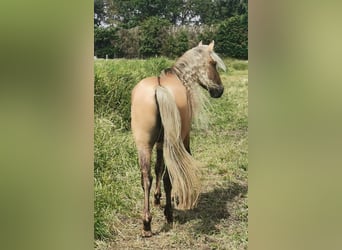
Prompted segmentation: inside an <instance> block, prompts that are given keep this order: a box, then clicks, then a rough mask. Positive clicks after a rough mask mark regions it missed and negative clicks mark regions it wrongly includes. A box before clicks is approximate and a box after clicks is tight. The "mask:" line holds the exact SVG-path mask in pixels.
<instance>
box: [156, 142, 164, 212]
mask: <svg viewBox="0 0 342 250" xmlns="http://www.w3.org/2000/svg"><path fill="white" fill-rule="evenodd" d="M156 151H157V159H156V168H155V173H156V190H155V192H154V205H156V206H158V205H160V197H161V187H160V186H161V178H162V176H163V172H164V170H165V165H164V159H163V142H157V144H156Z"/></svg>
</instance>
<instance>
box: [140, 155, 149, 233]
mask: <svg viewBox="0 0 342 250" xmlns="http://www.w3.org/2000/svg"><path fill="white" fill-rule="evenodd" d="M150 162H151V150H144V151H140V152H139V164H140V168H141V186H142V188H143V190H144V211H143V216H142V219H143V230H142V236H143V237H151V236H152V231H151V221H152V216H151V213H150V190H151V186H152V175H151V168H150V164H151V163H150Z"/></svg>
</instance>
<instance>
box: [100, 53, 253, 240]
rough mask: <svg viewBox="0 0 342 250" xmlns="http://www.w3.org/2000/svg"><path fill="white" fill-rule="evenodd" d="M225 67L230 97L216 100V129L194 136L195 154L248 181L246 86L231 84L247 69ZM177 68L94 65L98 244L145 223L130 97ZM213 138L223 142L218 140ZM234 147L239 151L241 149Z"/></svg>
mask: <svg viewBox="0 0 342 250" xmlns="http://www.w3.org/2000/svg"><path fill="white" fill-rule="evenodd" d="M224 61H225V64H226V65H227V68H228V72H226V73H222V74H221V76H222V81H223V82H224V84H225V87H226V90H225V94H224V96H223V97H222V98H220V99H218V100H214V99H211V102H212V112H213V114H212V117H211V118H212V125H211V127H210V128H209V131H207V132H206V133H205V135H204V136H199V137H197V136H196V134H195V137H194V138H193V145H194V147H195V148H201V149H200V150H199V151H198V152H196V151H194V152H195V153H197V155H198V156H199V157H200V158H202V159H203V160H204V161H207V162H209V163H210V162H211V163H210V166H211V167H213V169H212V171H213V172H215V171H216V172H217V173H218V174H227V173H228V172H229V171H232V170H230V169H233V168H236V166H238V168H239V169H240V170H238V171H242V172H241V173H240V172H239V174H238V175H241V176H244V174H243V171H245V170H246V169H247V165H248V162H247V157H246V155H247V139H246V138H247V137H246V133H247V96H246V89H247V82H246V81H244V80H236V81H235V82H232V83H231V82H230V81H232V79H233V80H234V79H235V78H234V77H235V76H239V74H241V75H244V76H245V75H247V71H248V63H247V62H244V61H237V60H233V59H226V60H224ZM172 63H173V61H170V60H168V59H166V58H153V59H148V60H124V59H118V60H108V61H105V60H96V61H95V63H94V67H95V70H94V71H95V97H94V102H95V110H94V111H95V131H94V133H95V134H94V143H95V145H94V151H95V152H94V154H95V155H94V183H95V187H94V188H95V204H94V209H95V211H94V213H95V214H94V221H95V224H94V237H95V239H98V240H102V241H105V242H106V241H111V240H114V239H115V237H116V235H117V234H118V233H119V232H120V225H123V224H124V223H125V222H126V221H127V220H128V218H132V217H136V218H138V217H140V213H141V207H140V205H137V204H140V201H141V200H142V198H143V197H142V191H141V186H140V171H139V166H138V162H137V153H136V149H135V145H134V143H133V139H132V136H131V133H130V131H129V128H130V93H131V90H132V89H133V87H134V86H135V84H136V83H138V82H139V81H140V80H141V79H143V78H145V77H148V76H157V75H159V73H160V71H161V70H162V69H165V68H167V67H169V66H171V65H172ZM237 79H240V78H237ZM235 133H237V134H239V133H241V134H242V137H240V136H239V137H236V138H237V139H235V137H234V136H235ZM212 134H218V135H219V136H218V137H213V136H211V135H212ZM220 134H221V136H220ZM215 138H216V139H215ZM218 138H221V139H222V140H220V139H218ZM241 138H242V139H241ZM224 140H226V141H224ZM227 140H228V141H229V143H230V144H229V147H230V148H233V147H234V150H233V149H232V150H231V151H229V152H231V153H230V155H229V157H231V158H230V159H229V164H228V168H227V166H226V165H222V164H221V163H220V161H221V162H222V161H224V160H225V159H227V158H225V157H227V153H226V152H225V150H227V147H228V146H227V145H225V143H227ZM218 143H221V144H222V145H221V146H220V147H219V150H216V149H215V150H216V151H217V156H215V159H212V158H211V157H212V154H211V153H206V152H212V151H213V149H212V148H211V149H210V147H216V144H218ZM237 144H238V145H237ZM235 145H237V147H236V149H235ZM202 159H201V161H202ZM216 163H217V164H216ZM235 163H236V164H235ZM234 171H235V170H234ZM152 172H153V171H152ZM227 178H228V177H227ZM229 178H230V179H231V177H229ZM243 178H245V177H243ZM137 233H138V231H137Z"/></svg>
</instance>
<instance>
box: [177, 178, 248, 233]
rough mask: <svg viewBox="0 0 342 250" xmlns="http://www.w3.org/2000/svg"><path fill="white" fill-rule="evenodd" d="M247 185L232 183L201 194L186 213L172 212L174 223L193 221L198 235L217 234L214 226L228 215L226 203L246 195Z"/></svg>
mask: <svg viewBox="0 0 342 250" xmlns="http://www.w3.org/2000/svg"><path fill="white" fill-rule="evenodd" d="M247 190H248V187H247V185H241V184H238V183H236V182H232V183H230V184H229V185H226V186H224V187H220V188H215V189H214V190H212V191H210V192H207V193H202V194H201V195H200V197H199V201H198V205H197V207H196V208H194V209H192V210H188V211H181V210H177V209H175V210H174V221H175V222H176V223H179V224H185V223H187V222H190V221H193V220H195V223H194V230H195V231H196V232H198V233H204V234H212V233H215V232H218V231H219V230H218V229H217V228H216V225H217V224H218V223H219V222H220V220H222V219H227V218H228V217H229V216H230V214H229V211H228V203H229V202H230V201H232V200H233V199H234V197H236V196H244V195H245V194H246V193H247Z"/></svg>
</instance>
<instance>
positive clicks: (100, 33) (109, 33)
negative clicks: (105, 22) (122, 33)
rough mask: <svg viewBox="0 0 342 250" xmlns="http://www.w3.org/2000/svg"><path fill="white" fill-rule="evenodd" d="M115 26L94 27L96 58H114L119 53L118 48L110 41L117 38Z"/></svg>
mask: <svg viewBox="0 0 342 250" xmlns="http://www.w3.org/2000/svg"><path fill="white" fill-rule="evenodd" d="M117 31H118V30H117V29H116V28H104V27H95V28H94V55H95V56H97V57H98V58H105V57H106V55H108V57H109V58H114V57H115V56H118V55H120V53H121V52H120V48H119V47H118V46H117V44H113V43H112V41H115V40H118V35H117Z"/></svg>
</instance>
